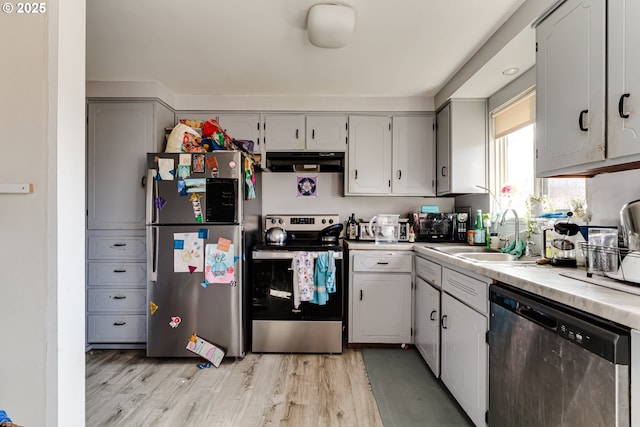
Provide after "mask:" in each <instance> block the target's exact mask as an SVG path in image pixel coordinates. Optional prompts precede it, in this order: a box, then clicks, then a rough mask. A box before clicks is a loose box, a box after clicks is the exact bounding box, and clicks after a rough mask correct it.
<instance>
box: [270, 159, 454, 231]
mask: <svg viewBox="0 0 640 427" xmlns="http://www.w3.org/2000/svg"><path fill="white" fill-rule="evenodd" d="M298 176H316V177H318V195H317V197H298V196H297V180H296V178H297V177H298ZM261 177H262V213H263V214H314V213H327V214H336V213H337V214H339V215H340V220H341V221H342V222H343V223H345V222H346V221H347V219H349V216H351V213H355V214H356V218H357V219H360V218H362V219H365V220H368V219H370V218H371V217H372V216H373V215H376V214H379V213H387V214H394V213H397V214H400V216H401V217H406V214H408V213H409V212H412V211H419V210H420V206H421V205H438V206H440V211H441V212H452V211H453V202H454V199H453V198H443V197H437V198H436V197H373V196H364V197H363V196H346V197H343V196H342V194H343V188H344V187H343V174H341V173H317V174H310V173H293V172H292V173H289V172H279V173H273V172H264V173H262V174H261Z"/></svg>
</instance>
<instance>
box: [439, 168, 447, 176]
mask: <svg viewBox="0 0 640 427" xmlns="http://www.w3.org/2000/svg"><path fill="white" fill-rule="evenodd" d="M440 175H442V176H447V167H446V166H443V167H442V169H440Z"/></svg>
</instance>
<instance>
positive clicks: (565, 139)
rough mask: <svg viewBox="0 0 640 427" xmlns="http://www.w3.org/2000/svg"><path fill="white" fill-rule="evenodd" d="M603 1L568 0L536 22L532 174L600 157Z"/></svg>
mask: <svg viewBox="0 0 640 427" xmlns="http://www.w3.org/2000/svg"><path fill="white" fill-rule="evenodd" d="M605 6H606V3H605V2H603V1H600V0H568V1H566V2H565V3H563V4H561V5H560V6H559V7H558V8H557V9H556V10H554V11H553V13H552V14H551V15H549V16H547V17H546V18H544V20H542V21H541V22H540V23H539V24H538V25H537V27H536V43H537V53H536V175H537V176H538V177H544V176H553V175H557V174H564V173H568V172H571V171H573V170H576V169H582V168H588V166H586V165H589V164H593V163H594V162H599V161H602V160H604V158H605V157H604V155H605V108H604V107H605V100H604V94H605V43H604V41H605V26H606V23H605Z"/></svg>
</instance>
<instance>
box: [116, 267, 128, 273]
mask: <svg viewBox="0 0 640 427" xmlns="http://www.w3.org/2000/svg"><path fill="white" fill-rule="evenodd" d="M113 272H114V273H126V272H127V270H125V269H124V268H116V269H115V270H113Z"/></svg>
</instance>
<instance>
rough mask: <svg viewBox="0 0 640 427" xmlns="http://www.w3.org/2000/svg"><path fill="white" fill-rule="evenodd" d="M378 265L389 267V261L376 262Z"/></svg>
mask: <svg viewBox="0 0 640 427" xmlns="http://www.w3.org/2000/svg"><path fill="white" fill-rule="evenodd" d="M378 265H389V261H378Z"/></svg>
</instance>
